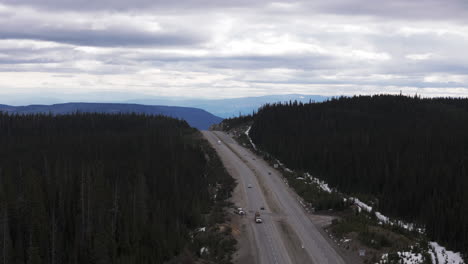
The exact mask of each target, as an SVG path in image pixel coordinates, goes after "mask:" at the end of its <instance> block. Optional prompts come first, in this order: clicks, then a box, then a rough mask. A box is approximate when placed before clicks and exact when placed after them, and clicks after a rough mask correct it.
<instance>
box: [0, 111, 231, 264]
mask: <svg viewBox="0 0 468 264" xmlns="http://www.w3.org/2000/svg"><path fill="white" fill-rule="evenodd" d="M0 146H1V147H0V255H1V258H0V261H1V262H2V263H25V264H37V263H51V264H55V263H56V264H59V263H163V262H165V261H167V260H170V259H172V258H173V257H174V256H176V255H179V254H181V252H184V251H185V250H188V249H187V248H188V247H189V244H190V243H191V241H192V238H191V237H190V236H191V235H190V234H191V231H193V230H194V229H195V228H198V227H201V226H205V225H207V224H210V223H208V222H209V221H219V220H220V219H219V217H220V215H217V218H212V217H211V218H210V217H209V216H210V215H211V212H212V211H213V210H212V209H213V206H215V204H216V201H223V200H224V199H226V198H227V197H228V196H229V195H230V192H231V190H232V186H233V179H232V178H231V177H229V175H228V174H227V173H226V171H225V170H224V168H223V167H222V165H221V163H220V162H219V160H218V159H217V156H216V155H215V153H214V151H213V150H212V149H211V147H209V145H208V143H206V141H205V140H203V139H202V138H201V134H200V133H199V132H198V131H197V130H196V129H194V128H191V127H190V126H189V125H188V124H187V123H186V122H185V121H180V120H176V119H172V118H168V117H163V116H145V115H136V114H117V115H106V114H79V113H77V114H73V115H57V116H52V115H42V114H40V115H8V114H5V113H0ZM215 197H216V198H215ZM218 211H219V208H218ZM221 218H222V215H221ZM221 221H222V219H221Z"/></svg>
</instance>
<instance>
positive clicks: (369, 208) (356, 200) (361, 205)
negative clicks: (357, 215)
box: [350, 197, 372, 213]
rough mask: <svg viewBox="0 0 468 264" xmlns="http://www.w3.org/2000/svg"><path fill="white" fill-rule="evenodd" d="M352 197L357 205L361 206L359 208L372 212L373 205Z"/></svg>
mask: <svg viewBox="0 0 468 264" xmlns="http://www.w3.org/2000/svg"><path fill="white" fill-rule="evenodd" d="M350 199H351V201H352V202H354V204H355V205H357V206H359V208H361V209H363V210H364V211H366V212H368V213H370V212H372V207H371V206H369V205H367V204H365V203H363V202H361V201H359V199H358V198H354V197H351V198H350Z"/></svg>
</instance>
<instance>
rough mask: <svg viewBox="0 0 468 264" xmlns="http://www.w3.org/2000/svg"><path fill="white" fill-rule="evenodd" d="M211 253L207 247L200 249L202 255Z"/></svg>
mask: <svg viewBox="0 0 468 264" xmlns="http://www.w3.org/2000/svg"><path fill="white" fill-rule="evenodd" d="M209 252H210V251H209V250H208V248H207V247H202V248H201V249H200V255H204V254H208V253H209Z"/></svg>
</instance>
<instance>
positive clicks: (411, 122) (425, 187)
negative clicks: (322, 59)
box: [228, 95, 468, 263]
mask: <svg viewBox="0 0 468 264" xmlns="http://www.w3.org/2000/svg"><path fill="white" fill-rule="evenodd" d="M467 105H468V101H467V100H466V99H454V98H446V99H445V98H436V99H421V98H418V97H412V98H410V97H405V96H387V95H383V96H373V97H369V96H360V97H352V98H344V97H343V98H335V99H332V100H330V101H327V102H324V103H312V104H302V103H296V102H291V103H286V104H273V105H266V106H264V107H262V108H261V109H260V110H259V111H258V113H257V114H255V115H254V116H252V117H242V118H241V119H240V120H237V121H235V120H231V121H229V122H230V124H236V125H235V126H231V125H229V126H228V128H229V129H231V128H232V127H234V130H232V129H231V130H229V131H230V133H232V134H234V135H237V136H238V138H239V140H240V142H241V143H243V144H244V145H245V146H248V147H250V148H252V149H253V150H254V151H257V153H259V154H260V155H263V157H264V158H265V159H266V160H269V161H270V163H271V164H272V165H274V164H280V166H279V169H281V170H282V171H283V175H284V177H285V179H287V182H288V184H289V185H290V186H291V187H293V188H294V189H295V190H296V192H297V193H298V194H299V195H300V196H301V197H302V198H303V199H304V203H305V204H306V205H307V206H310V207H311V208H312V209H313V210H315V211H316V213H325V214H328V215H334V216H336V220H334V221H333V223H332V225H331V226H330V227H329V228H327V231H328V232H329V234H330V235H331V236H332V237H333V239H336V241H337V242H338V243H339V244H341V245H342V246H343V247H345V248H346V247H347V248H352V249H354V250H358V249H359V248H365V249H366V250H367V253H368V254H367V256H366V258H365V259H366V261H368V262H369V263H376V262H377V261H382V263H397V262H395V261H396V259H397V258H399V259H402V258H412V257H415V256H417V258H418V261H417V262H415V263H431V262H430V259H429V256H428V252H431V250H432V251H435V250H434V249H433V248H434V247H432V249H431V247H429V244H428V241H438V242H440V243H442V244H444V245H447V246H448V248H449V249H452V250H455V251H459V252H461V253H464V254H465V256H466V254H468V252H467V251H466V250H467V248H468V244H467V243H468V229H467V227H468V226H467V225H466V223H468V204H467V202H468V197H467V196H466V195H467V192H466V191H463V190H466V189H468V175H467V174H468V170H467V169H466V168H468V163H467V159H466V156H467V155H468V148H467V146H468V141H467V137H466V135H467V134H468V125H467V124H468V107H467ZM241 120H248V122H247V123H245V122H244V123H243V122H241ZM242 123H243V125H242ZM249 127H250V131H249V135H250V137H251V139H252V141H253V143H254V144H255V149H254V148H253V147H252V146H251V144H250V139H249V138H247V136H246V135H245V133H244V132H245V131H246V130H247V129H248V128H249ZM279 160H281V161H282V162H284V164H282V163H280V162H279ZM304 172H310V173H311V174H312V175H314V176H315V177H317V178H314V180H310V179H308V178H307V177H306V176H305V173H304ZM320 182H327V183H329V184H330V187H328V185H327V188H328V190H327V191H325V190H324V188H323V185H322V184H321V183H320ZM330 190H331V191H330ZM350 198H358V200H359V201H363V202H364V204H367V205H369V207H370V208H371V210H370V211H369V212H367V211H366V210H362V208H359V206H356V203H355V202H353V200H351V199H350ZM376 212H382V214H385V215H388V216H390V217H391V219H394V220H395V222H392V223H390V222H386V221H382V219H379V218H378V217H376ZM407 223H412V224H407ZM340 241H341V242H340ZM343 241H346V242H343ZM350 241H358V242H359V245H357V244H354V245H352V244H353V243H352V242H351V243H350ZM347 243H348V244H349V245H347ZM416 252H418V253H416ZM369 253H370V254H369ZM413 253H414V254H419V255H414V254H413ZM411 254H413V255H411ZM382 258H383V259H382ZM465 261H466V260H465Z"/></svg>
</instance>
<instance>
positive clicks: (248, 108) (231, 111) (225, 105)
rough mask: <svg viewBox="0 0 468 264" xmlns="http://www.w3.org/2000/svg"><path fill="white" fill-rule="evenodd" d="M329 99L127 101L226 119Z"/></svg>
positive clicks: (274, 97) (293, 96) (272, 97)
mask: <svg viewBox="0 0 468 264" xmlns="http://www.w3.org/2000/svg"><path fill="white" fill-rule="evenodd" d="M329 98H330V97H328V96H321V95H303V94H287V95H267V96H259V97H242V98H229V99H188V98H177V97H174V98H171V97H159V98H151V97H150V98H146V99H134V100H128V101H126V102H128V103H137V104H144V105H177V106H186V107H196V108H201V109H204V110H206V111H208V112H210V113H212V114H214V115H217V116H220V117H223V118H228V117H234V116H239V115H240V114H242V115H245V114H251V113H252V112H253V111H257V109H258V108H259V107H261V106H262V105H264V104H267V103H276V102H288V101H298V102H303V103H306V102H309V101H315V102H322V101H325V100H327V99H329Z"/></svg>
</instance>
